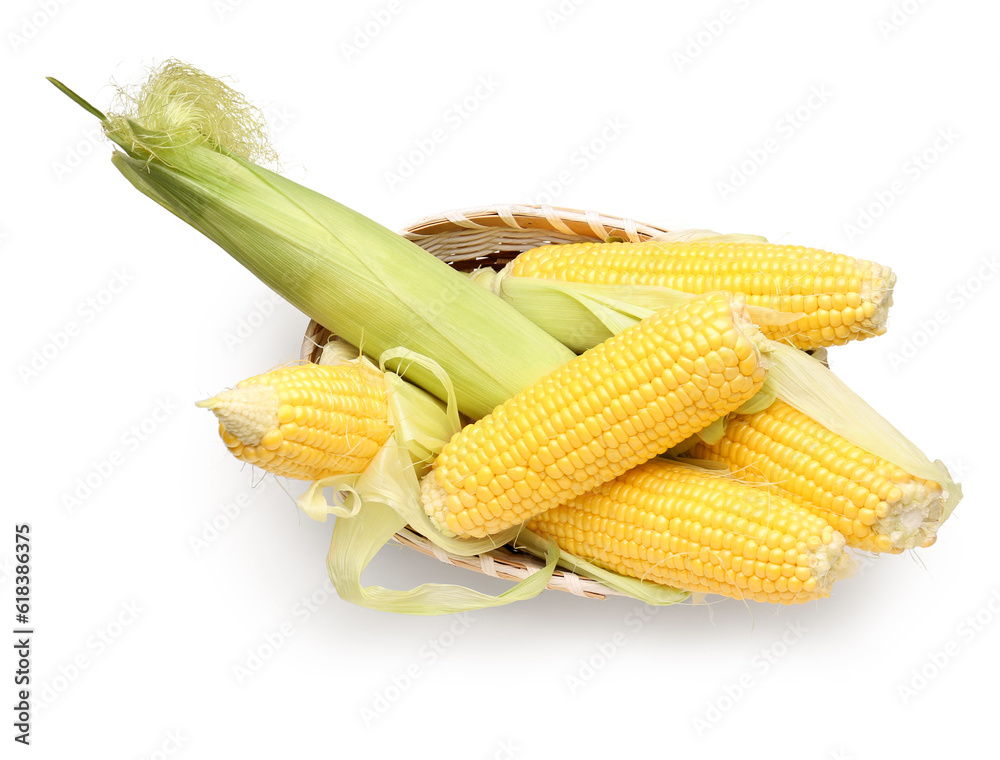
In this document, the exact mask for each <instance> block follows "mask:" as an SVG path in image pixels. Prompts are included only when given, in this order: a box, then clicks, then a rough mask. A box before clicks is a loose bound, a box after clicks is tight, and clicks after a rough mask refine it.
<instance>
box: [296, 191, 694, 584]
mask: <svg viewBox="0 0 1000 760" xmlns="http://www.w3.org/2000/svg"><path fill="white" fill-rule="evenodd" d="M699 232H702V231H700V230H699V231H686V234H685V237H687V236H694V235H697V233H699ZM403 234H404V236H405V237H407V238H408V239H409V240H412V241H413V242H415V243H416V244H417V245H419V246H421V247H422V248H424V249H425V250H427V251H430V252H431V253H433V254H434V255H435V256H437V257H438V258H440V259H441V260H443V261H446V262H448V263H449V264H451V265H452V266H453V267H455V268H456V269H459V270H461V271H471V270H473V269H477V268H479V267H484V266H492V267H496V268H499V267H501V266H503V265H504V264H506V263H507V262H509V261H510V260H511V259H513V258H515V257H516V256H517V254H519V253H521V252H522V251H526V250H528V249H530V248H535V247H536V246H539V245H545V244H546V243H573V242H581V241H593V240H598V241H604V240H608V239H609V238H614V239H621V240H623V241H628V242H635V243H638V242H642V241H644V240H650V239H654V238H662V237H664V236H668V235H670V234H671V233H670V232H669V231H668V230H664V229H661V228H659V227H655V226H653V225H650V224H642V223H640V222H636V221H633V220H631V219H622V218H619V217H615V216H607V215H604V214H597V213H594V212H592V211H577V210H575V209H568V208H556V207H553V206H486V207H482V208H471V209H464V210H461V211H449V212H446V213H444V214H441V215H439V216H433V217H427V218H424V219H421V220H420V221H418V222H416V223H415V224H413V225H411V226H410V227H409V228H407V229H406V230H404V231H403ZM329 338H330V333H329V331H327V330H326V329H325V328H323V327H320V326H319V325H318V324H316V323H315V322H310V324H309V327H308V329H307V330H306V334H305V338H304V339H303V342H302V352H301V356H302V358H303V359H305V360H306V361H318V360H319V357H320V354H321V353H322V347H323V346H324V345H325V344H326V342H327V341H328V340H329ZM395 540H396V541H397V542H398V543H400V544H402V545H403V546H407V547H410V548H411V549H416V550H417V551H419V552H421V553H423V554H426V555H428V556H431V557H435V558H436V559H438V560H440V561H441V562H444V563H446V564H449V565H454V566H455V567H461V568H465V569H467V570H474V571H476V572H479V573H484V574H486V575H490V576H493V577H494V578H504V579H507V580H515V581H517V580H522V579H524V578H526V577H527V576H529V575H531V574H532V573H533V572H535V571H536V570H538V569H540V568H541V567H542V565H543V563H542V562H541V560H539V559H538V558H536V557H534V556H532V555H530V554H526V553H524V552H519V551H515V550H512V549H510V548H508V547H501V548H499V549H495V550H493V551H491V552H488V553H487V554H482V555H479V556H476V557H460V556H457V555H453V554H450V553H448V552H446V551H444V550H443V549H441V548H440V547H438V546H435V545H434V544H433V543H432V542H431V541H429V540H428V539H426V538H424V537H423V536H421V535H419V534H417V533H414V532H412V531H410V530H406V529H404V530H402V531H400V532H399V533H397V534H396V536H395ZM548 588H550V589H555V590H559V591H568V592H570V593H571V594H576V595H578V596H586V597H589V598H592V599H603V598H605V597H606V596H609V595H614V596H619V595H620V592H618V591H615V590H613V589H610V588H608V587H607V586H605V585H604V584H602V583H600V582H598V581H595V580H593V579H590V578H585V577H583V576H580V575H577V574H575V573H572V572H570V571H568V570H563V569H557V570H556V572H555V573H554V574H553V576H552V579H551V581H550V582H549V584H548Z"/></svg>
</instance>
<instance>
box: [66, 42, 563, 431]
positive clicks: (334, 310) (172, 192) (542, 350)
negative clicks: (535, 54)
mask: <svg viewBox="0 0 1000 760" xmlns="http://www.w3.org/2000/svg"><path fill="white" fill-rule="evenodd" d="M50 81H52V83H53V84H55V85H56V86H57V87H58V88H59V89H60V90H62V91H63V92H64V93H65V94H67V95H68V96H69V97H70V98H72V99H73V100H74V101H75V102H76V103H78V104H79V105H81V106H82V107H83V108H85V109H86V110H87V111H88V112H89V113H91V114H92V115H94V116H96V117H97V118H98V119H99V120H100V121H101V123H102V125H103V126H104V129H105V132H106V134H107V136H108V137H109V138H110V139H111V140H112V141H113V142H115V143H116V144H117V145H118V146H119V148H120V149H121V150H120V151H118V152H115V154H114V155H113V157H112V161H113V163H114V165H115V167H116V168H117V169H118V170H119V171H120V172H121V173H122V174H123V175H124V176H125V177H126V179H128V180H129V182H131V183H132V184H133V185H134V186H135V187H136V188H137V189H138V190H139V191H141V192H142V193H144V194H145V195H147V196H149V197H150V198H152V199H153V200H155V201H156V202H157V203H159V204H160V205H162V206H163V207H164V208H166V209H167V210H169V211H171V212H172V213H174V214H175V215H177V216H178V217H180V218H181V219H183V220H184V221H186V222H187V223H188V224H190V225H191V226H192V227H194V228H195V229H197V230H198V231H199V232H201V233H203V234H204V235H205V236H207V237H208V238H210V239H211V240H213V241H214V242H216V243H217V244H218V245H219V246H221V247H222V248H223V249H224V250H226V251H227V252H228V253H229V254H230V255H232V256H233V258H235V259H236V260H237V261H239V262H240V263H241V264H243V265H244V266H245V267H246V268H247V269H249V270H250V271H251V272H253V273H254V274H255V275H256V276H257V277H258V278H260V279H261V280H262V281H263V282H264V283H265V284H267V285H268V286H269V287H270V288H271V289H272V290H274V291H275V292H276V293H278V294H279V295H281V296H282V297H283V298H285V299H286V300H287V301H289V302H290V303H292V304H293V305H295V306H296V307H297V308H299V309H300V310H301V311H302V312H304V313H305V314H307V315H308V316H310V317H311V318H313V319H314V320H316V321H317V322H318V323H320V324H321V325H323V326H324V327H327V328H328V329H330V330H331V331H332V332H335V333H336V334H338V335H340V336H341V337H343V338H344V339H345V340H347V341H348V342H349V343H351V344H353V345H356V346H362V347H363V349H364V351H365V353H366V354H367V355H368V356H370V357H378V356H380V355H381V354H382V353H383V352H384V351H386V350H388V349H391V348H395V347H398V346H405V347H406V348H408V349H410V350H412V351H414V352H417V353H420V354H423V355H426V356H432V357H434V358H435V359H436V360H437V361H438V362H439V363H440V364H441V366H442V367H443V368H444V369H445V371H446V372H447V374H448V376H449V377H450V378H451V380H452V382H453V383H454V386H455V391H456V395H457V400H458V401H457V403H458V408H459V410H461V411H462V412H463V413H464V414H467V415H468V416H470V417H473V418H478V417H482V416H484V415H486V414H488V413H489V412H490V411H491V410H492V409H493V408H494V407H495V406H497V405H498V404H501V403H502V402H503V401H505V400H506V399H507V398H509V397H510V396H512V395H514V394H515V393H517V392H518V391H520V390H521V389H522V388H524V387H526V386H528V385H530V384H531V383H533V382H535V381H536V380H538V379H539V378H541V377H542V376H544V375H545V374H547V373H548V372H550V371H552V370H553V369H555V368H556V367H558V366H559V365H561V364H563V363H565V362H566V361H568V360H569V359H571V358H572V356H573V354H572V352H571V351H569V350H568V349H567V348H565V347H564V346H563V345H561V344H560V343H559V342H558V341H557V340H555V339H554V338H552V337H551V336H549V335H548V334H546V333H545V332H544V331H543V330H541V329H540V328H538V327H537V326H535V325H534V324H533V323H531V322H530V321H529V320H528V319H526V318H525V317H523V316H522V315H520V314H519V313H518V312H517V311H516V310H515V309H513V308H511V307H510V306H508V305H507V304H504V303H502V302H501V301H500V300H499V299H495V298H492V297H489V296H488V294H486V293H484V292H483V290H482V289H481V288H479V287H478V286H476V285H475V284H473V283H472V282H470V281H469V280H468V278H467V277H465V276H464V275H462V274H460V273H458V272H456V271H455V270H453V269H452V268H451V267H449V266H448V265H447V264H445V263H444V262H442V261H439V260H438V259H436V258H435V257H434V256H432V255H430V254H428V253H427V252H426V251H424V250H423V249H421V248H420V247H419V246H417V245H416V244H415V243H412V242H410V241H408V240H406V239H405V238H403V237H402V236H400V235H398V234H396V233H394V232H392V231H390V230H388V229H386V228H385V227H382V226H381V225H379V224H377V223H376V222H374V221H372V220H370V219H368V218H367V217H365V216H363V215H361V214H358V213H357V212H355V211H352V210H351V209H349V208H347V207H345V206H343V205H341V204H339V203H337V202H336V201H333V200H331V199H329V198H327V197H325V196H323V195H321V194H319V193H317V192H314V191H312V190H309V189H307V188H305V187H303V186H301V185H299V184H297V183H295V182H292V181H291V180H288V179H286V178H284V177H282V176H281V175H279V174H276V173H275V172H272V171H269V170H268V169H265V168H263V167H262V166H259V165H257V164H256V163H254V159H265V160H266V159H269V158H270V157H272V156H273V151H272V150H271V149H270V147H269V145H268V143H267V140H266V137H265V136H264V134H263V128H262V127H261V126H260V125H261V124H262V123H263V122H262V120H261V119H260V118H259V116H258V115H257V114H256V112H255V111H254V109H253V108H252V107H250V106H249V105H248V104H247V102H246V101H245V100H244V99H243V98H242V96H240V95H239V94H238V93H236V92H234V91H233V90H232V89H230V88H229V87H228V86H226V85H225V84H223V83H222V82H220V81H219V80H217V79H214V78H212V77H209V76H208V75H206V74H204V73H202V72H200V71H198V70H196V69H192V68H191V67H188V66H186V65H184V64H181V63H179V62H176V61H170V62H167V63H166V64H164V65H163V66H162V67H161V68H160V69H158V70H157V71H155V72H153V74H152V75H151V76H150V78H149V81H148V82H146V84H145V85H144V86H143V87H142V88H141V89H140V90H139V91H138V92H137V93H133V94H126V102H125V107H124V108H123V111H124V112H123V113H121V114H117V115H115V114H112V115H105V114H103V113H101V112H100V111H99V110H98V109H96V108H94V107H93V106H92V105H90V104H89V103H87V102H86V101H85V100H83V99H82V98H80V97H79V96H78V95H76V94H75V93H73V92H72V91H70V90H69V89H68V88H66V87H65V86H64V85H62V84H61V83H59V82H57V81H56V80H50ZM511 357H516V360H515V361H512V360H511ZM404 363H405V359H402V358H397V359H394V360H393V361H392V363H391V364H390V366H391V367H392V368H398V367H399V366H400V365H401V364H404ZM406 376H407V379H409V380H411V381H413V382H415V383H416V384H418V385H420V386H422V387H424V388H426V389H427V390H428V391H430V392H431V393H433V394H434V395H436V396H438V398H442V397H443V394H444V389H443V388H442V387H441V385H440V383H439V381H438V380H437V379H436V378H435V377H434V376H433V375H432V374H429V373H427V372H426V371H425V370H424V368H423V367H421V366H419V365H414V366H412V367H410V368H409V369H407V375H406Z"/></svg>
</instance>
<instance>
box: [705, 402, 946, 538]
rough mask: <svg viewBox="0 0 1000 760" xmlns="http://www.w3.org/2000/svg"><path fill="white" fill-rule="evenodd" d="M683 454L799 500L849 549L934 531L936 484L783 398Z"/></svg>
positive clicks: (939, 497) (938, 507) (939, 495)
mask: <svg viewBox="0 0 1000 760" xmlns="http://www.w3.org/2000/svg"><path fill="white" fill-rule="evenodd" d="M689 453H690V456H692V457H694V458H697V459H708V460H712V461H716V462H722V463H723V464H725V465H727V466H728V467H729V469H730V471H731V472H732V473H733V474H734V475H735V476H736V477H738V478H740V479H742V480H747V481H751V482H757V483H767V484H769V485H770V486H771V487H772V489H773V490H774V491H775V492H778V491H780V492H782V493H785V494H786V495H788V494H790V495H794V496H795V497H796V498H798V499H801V503H802V504H803V505H804V506H806V507H807V508H808V509H809V510H810V511H811V512H813V513H814V514H816V515H820V516H822V517H824V518H825V519H826V520H828V521H829V522H830V524H831V525H833V526H834V527H836V528H837V529H838V530H839V531H840V532H841V533H843V534H844V537H845V538H846V539H847V543H848V544H849V545H850V546H853V547H855V548H858V549H864V550H867V551H873V552H893V553H898V552H901V551H903V550H904V549H913V548H916V547H918V546H923V547H926V546H930V545H931V544H933V543H934V540H935V538H936V536H937V529H938V526H939V525H940V522H941V516H942V509H943V506H944V500H945V498H946V494H945V493H944V491H943V489H942V488H941V485H940V484H939V483H935V482H932V481H928V480H923V479H921V478H918V477H915V476H913V475H911V474H910V473H908V472H906V471H904V470H903V469H901V468H900V467H898V466H896V465H894V464H892V463H891V462H887V461H886V460H884V459H881V458H879V457H877V456H874V455H872V454H869V453H868V452H867V451H865V450H864V449H861V448H859V447H857V446H855V445H854V444H852V443H851V442H850V441H848V440H846V439H844V438H843V437H841V436H839V435H837V434H836V433H834V432H832V431H831V430H829V429H827V428H825V427H823V426H822V425H820V424H819V423H817V422H815V421H814V420H812V419H811V418H809V417H808V416H806V415H805V414H803V413H802V412H800V411H798V410H797V409H795V408H794V407H792V406H791V405H789V404H787V403H785V402H783V401H775V402H774V403H773V404H771V406H769V407H768V408H767V409H765V410H764V411H762V412H758V413H757V414H750V415H746V414H737V415H734V416H733V418H732V419H730V420H729V421H728V422H727V424H726V429H725V434H724V435H723V436H722V438H721V439H720V440H719V441H718V442H717V443H713V444H707V443H704V442H703V441H699V442H698V443H696V444H695V445H694V447H693V448H692V449H691V450H690V452H689Z"/></svg>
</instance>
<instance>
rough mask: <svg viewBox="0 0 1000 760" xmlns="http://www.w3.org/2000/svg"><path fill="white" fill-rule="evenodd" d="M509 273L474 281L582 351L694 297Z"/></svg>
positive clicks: (789, 317) (781, 320) (785, 316)
mask: <svg viewBox="0 0 1000 760" xmlns="http://www.w3.org/2000/svg"><path fill="white" fill-rule="evenodd" d="M508 269H509V265H508V267H506V268H505V269H503V270H501V271H499V272H492V271H491V270H483V269H480V270H476V271H475V272H473V273H472V274H471V279H472V280H473V281H474V282H476V283H477V284H479V285H481V286H483V287H485V288H488V289H489V290H490V291H491V292H492V293H494V294H496V295H499V296H500V297H501V298H503V299H504V300H505V301H507V302H509V303H510V304H511V305H513V306H514V308H515V309H517V311H519V312H521V313H522V314H523V315H524V316H526V317H527V318H528V319H529V320H531V321H532V322H534V323H535V324H536V325H539V326H540V327H542V328H544V329H545V331H546V332H547V333H549V334H550V335H552V336H553V337H555V338H557V339H558V340H559V342H560V343H563V344H565V345H567V346H569V347H570V348H572V349H573V350H574V351H576V352H577V353H582V352H583V351H586V350H587V349H588V348H591V347H593V346H595V345H597V344H598V343H601V342H603V341H605V340H607V339H608V338H610V337H611V336H612V335H615V334H617V333H620V332H621V331H622V330H624V329H626V328H628V327H631V326H632V325H633V324H635V323H636V322H638V321H639V320H641V319H645V318H646V317H648V316H650V315H651V314H653V313H654V312H656V311H659V310H660V309H667V308H671V307H673V306H677V305H678V304H680V303H682V302H683V301H685V300H686V299H688V298H691V295H692V294H691V293H684V292H682V291H679V290H674V289H673V288H665V287H661V286H658V285H625V284H615V285H595V284H592V283H583V282H566V281H564V280H555V279H552V280H550V279H543V278H538V277H515V276H512V275H509V274H507V271H508ZM746 308H747V311H748V313H749V314H750V317H751V319H752V320H753V322H754V323H755V324H757V325H776V326H780V325H787V324H790V323H792V322H794V321H795V320H797V319H799V318H800V317H801V316H802V315H801V314H794V313H784V312H779V311H775V310H773V309H767V308H764V307H760V306H747V307H746Z"/></svg>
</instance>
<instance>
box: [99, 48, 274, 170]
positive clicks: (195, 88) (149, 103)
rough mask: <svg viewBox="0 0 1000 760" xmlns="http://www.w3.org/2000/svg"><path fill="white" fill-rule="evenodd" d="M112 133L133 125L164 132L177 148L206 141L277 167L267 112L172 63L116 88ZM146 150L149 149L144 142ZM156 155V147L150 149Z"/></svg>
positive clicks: (226, 87) (206, 77)
mask: <svg viewBox="0 0 1000 760" xmlns="http://www.w3.org/2000/svg"><path fill="white" fill-rule="evenodd" d="M117 89H118V92H117V95H116V98H115V103H114V105H113V107H112V109H111V112H110V113H109V114H108V124H109V126H108V132H109V134H111V133H116V134H118V135H121V136H126V135H130V134H132V133H133V128H132V126H131V125H130V124H129V122H130V121H131V122H134V123H135V124H141V125H142V128H143V129H145V130H151V131H156V132H164V133H166V134H167V135H168V136H169V137H170V139H171V142H172V144H173V145H175V146H177V145H184V144H187V143H203V142H207V143H208V144H209V145H211V146H213V147H215V148H217V149H219V150H221V151H222V152H223V153H228V154H230V155H234V156H239V157H240V158H244V159H246V160H248V161H252V162H253V163H255V164H259V165H263V166H267V167H269V168H276V167H277V165H278V154H277V152H275V150H274V147H273V146H272V145H271V138H270V135H269V133H268V128H267V120H266V119H265V118H264V114H263V112H262V111H261V110H260V109H259V108H257V107H256V106H254V105H253V104H251V103H250V102H249V101H248V100H247V99H246V98H245V97H244V96H243V95H241V94H240V93H239V92H237V91H236V90H234V89H233V88H231V87H230V86H229V85H227V84H226V83H225V82H223V81H222V80H221V79H218V78H216V77H213V76H209V75H208V74H206V73H205V72H204V71H201V70H200V69H196V68H194V67H193V66H190V65H188V64H186V63H183V62H182V61H178V60H176V59H170V60H167V61H165V62H164V63H162V64H161V65H160V66H158V67H156V68H154V69H151V70H150V73H149V77H148V78H147V80H146V81H145V82H144V83H143V84H141V85H134V86H117ZM142 143H143V147H146V148H149V145H148V142H147V141H146V140H143V141H142ZM150 152H151V153H154V154H155V148H150Z"/></svg>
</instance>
